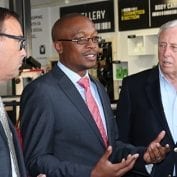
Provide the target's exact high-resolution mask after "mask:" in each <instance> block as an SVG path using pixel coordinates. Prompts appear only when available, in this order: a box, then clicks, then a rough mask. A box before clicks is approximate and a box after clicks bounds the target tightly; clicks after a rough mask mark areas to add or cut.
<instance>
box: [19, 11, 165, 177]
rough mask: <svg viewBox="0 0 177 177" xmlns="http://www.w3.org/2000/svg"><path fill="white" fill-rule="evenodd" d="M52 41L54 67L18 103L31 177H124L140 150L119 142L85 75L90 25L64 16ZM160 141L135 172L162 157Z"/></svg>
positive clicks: (93, 37)
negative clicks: (55, 54)
mask: <svg viewBox="0 0 177 177" xmlns="http://www.w3.org/2000/svg"><path fill="white" fill-rule="evenodd" d="M52 39H53V44H54V47H55V49H56V51H57V52H58V54H59V58H60V60H59V62H58V64H57V65H56V66H55V67H54V68H53V69H52V70H51V71H50V72H49V73H47V74H46V75H43V76H42V77H40V78H38V79H37V80H34V81H33V82H31V83H30V84H29V85H27V87H26V88H25V90H24V92H23V94H22V99H21V113H20V115H21V118H22V121H21V123H22V124H21V125H22V134H23V138H24V157H25V163H26V166H27V168H28V171H29V173H30V176H32V177H33V176H36V174H38V173H45V174H46V176H47V177H54V176H55V177H61V176H62V177H120V176H122V175H123V174H125V173H126V172H127V171H129V170H130V169H132V168H133V166H134V164H135V162H136V160H137V158H138V156H139V154H137V153H142V152H143V153H144V148H135V147H133V146H131V145H125V144H123V143H121V142H119V141H118V133H117V129H116V122H115V119H114V117H113V113H112V110H111V106H110V102H109V99H108V96H107V94H106V92H105V90H104V87H103V86H102V85H101V84H100V83H99V82H98V81H97V80H95V79H94V78H93V77H91V76H90V75H89V73H88V69H90V68H93V67H94V66H95V65H96V63H97V54H98V51H99V48H98V43H99V40H100V37H99V36H98V34H97V31H96V29H95V26H94V24H93V22H92V21H91V20H90V19H89V18H87V17H85V16H82V15H80V14H69V15H67V16H64V17H62V18H61V19H59V20H57V21H56V23H55V24H54V26H53V28H52ZM163 136H164V132H162V133H161V134H160V135H159V136H158V137H157V139H156V140H155V141H154V142H152V144H151V145H150V148H148V150H147V151H146V152H145V155H144V156H142V157H143V159H144V160H143V159H141V160H142V161H141V160H140V161H141V162H142V163H140V164H143V165H142V166H141V167H142V169H141V168H139V169H137V171H138V170H140V171H141V170H142V171H141V173H146V171H144V170H145V166H144V161H145V162H156V157H157V156H160V157H161V158H162V159H163V158H164V157H165V154H166V152H167V150H168V148H165V147H161V146H159V142H160V141H161V139H162V138H163ZM130 154H131V155H130ZM162 159H161V160H162ZM158 162H159V159H158Z"/></svg>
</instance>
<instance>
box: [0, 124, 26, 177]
mask: <svg viewBox="0 0 177 177" xmlns="http://www.w3.org/2000/svg"><path fill="white" fill-rule="evenodd" d="M9 126H10V129H11V131H12V134H13V141H14V146H15V151H16V155H17V161H18V166H19V170H20V175H21V176H20V177H26V169H25V165H24V160H23V154H22V151H21V147H20V145H19V142H18V140H17V136H16V132H15V129H14V127H13V125H12V123H11V122H10V121H9ZM0 176H2V177H12V170H11V160H10V152H9V148H8V142H7V137H6V135H5V132H4V129H3V127H2V124H1V123H0Z"/></svg>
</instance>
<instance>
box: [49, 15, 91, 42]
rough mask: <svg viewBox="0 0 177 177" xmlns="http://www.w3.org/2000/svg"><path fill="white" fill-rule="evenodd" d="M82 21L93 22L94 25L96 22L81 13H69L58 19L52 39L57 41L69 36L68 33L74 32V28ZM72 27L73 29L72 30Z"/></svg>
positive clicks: (53, 28) (53, 29)
mask: <svg viewBox="0 0 177 177" xmlns="http://www.w3.org/2000/svg"><path fill="white" fill-rule="evenodd" d="M81 21H84V22H88V23H91V24H92V25H93V26H94V23H93V22H92V21H91V20H90V19H89V18H88V17H86V16H83V15H81V14H79V13H72V14H67V15H65V16H63V17H62V18H60V19H58V20H57V21H56V22H55V24H54V25H53V27H52V40H53V41H57V40H58V39H61V38H67V34H68V33H72V32H73V33H74V32H75V31H74V30H75V29H74V28H77V24H78V23H79V22H81ZM72 24H73V25H72ZM79 25H80V24H79ZM71 28H73V29H72V30H71Z"/></svg>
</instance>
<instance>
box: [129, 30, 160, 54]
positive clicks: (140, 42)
mask: <svg viewBox="0 0 177 177" xmlns="http://www.w3.org/2000/svg"><path fill="white" fill-rule="evenodd" d="M156 45H157V35H155V34H153V35H139V36H136V35H134V34H133V35H128V55H131V56H133V55H134V56H137V55H155V53H156Z"/></svg>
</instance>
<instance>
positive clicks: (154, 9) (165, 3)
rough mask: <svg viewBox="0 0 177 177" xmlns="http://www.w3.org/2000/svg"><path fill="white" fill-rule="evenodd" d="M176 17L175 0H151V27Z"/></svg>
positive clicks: (176, 7) (176, 0)
mask: <svg viewBox="0 0 177 177" xmlns="http://www.w3.org/2000/svg"><path fill="white" fill-rule="evenodd" d="M173 19H177V0H151V22H150V23H151V24H150V26H151V27H159V26H161V25H162V24H164V23H165V22H167V21H169V20H173Z"/></svg>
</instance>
